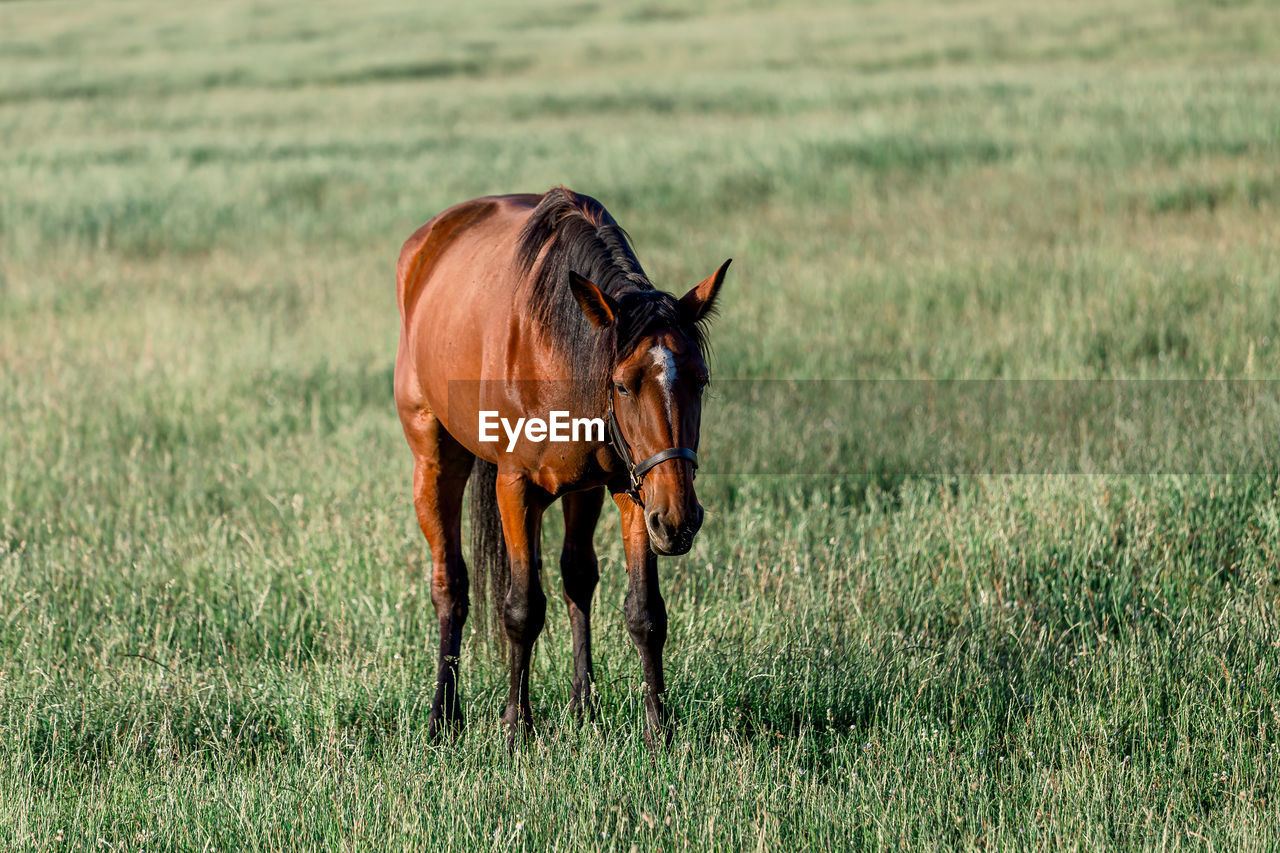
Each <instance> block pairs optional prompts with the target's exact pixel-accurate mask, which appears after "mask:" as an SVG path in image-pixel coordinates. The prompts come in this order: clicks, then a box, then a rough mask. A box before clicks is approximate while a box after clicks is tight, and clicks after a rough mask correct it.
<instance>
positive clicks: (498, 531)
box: [395, 187, 729, 744]
mask: <svg viewBox="0 0 1280 853" xmlns="http://www.w3.org/2000/svg"><path fill="white" fill-rule="evenodd" d="M728 266H729V262H728V261H725V263H724V264H723V265H722V266H721V267H720V269H719V270H717V271H716V272H715V274H713V275H712V276H710V277H709V278H707V279H706V280H704V281H702V282H701V283H700V284H698V285H697V286H695V287H694V288H693V289H692V290H690V291H689V292H688V293H686V294H685V295H684V296H683V297H681V298H679V299H677V298H676V297H674V296H672V295H671V294H669V293H665V292H663V291H660V290H656V289H654V287H653V286H652V285H651V284H650V283H649V279H648V278H647V277H646V276H645V274H644V271H643V270H642V269H641V268H640V263H639V262H638V261H637V260H636V257H635V254H634V253H633V252H632V250H631V247H630V246H629V245H628V243H627V239H626V236H625V234H624V233H623V231H622V229H621V228H620V227H619V226H618V224H617V223H616V222H615V221H614V220H613V217H612V216H610V215H609V213H608V211H606V210H605V209H604V206H603V205H601V204H600V203H599V202H598V201H596V200H595V199H592V198H589V197H587V196H583V195H577V194H575V193H573V192H571V191H569V190H567V189H565V188H563V187H558V188H556V189H553V190H551V191H550V192H548V193H546V194H545V195H507V196H492V197H488V198H480V199H475V200H473V201H468V202H464V203H462V204H459V205H457V206H455V207H451V208H449V209H448V210H446V211H444V212H443V213H441V214H439V215H438V216H436V217H435V218H434V219H432V220H431V221H430V222H428V223H427V224H426V225H424V226H422V227H421V228H419V229H418V230H417V232H415V233H414V235H413V236H412V237H410V238H409V240H408V241H407V242H406V243H405V244H404V248H403V249H402V250H401V252H400V263H399V267H398V270H397V283H398V295H399V304H400V316H401V328H400V349H399V353H398V355H397V357H396V372H395V397H396V403H397V405H398V407H399V412H400V420H401V423H402V424H403V426H404V433H405V437H406V438H407V439H408V441H409V447H410V448H411V449H412V451H413V457H414V475H413V499H414V507H415V508H416V510H417V514H418V522H419V523H420V524H421V526H422V532H423V534H424V535H425V536H426V538H427V543H428V544H429V545H430V547H431V557H432V563H433V565H432V575H431V601H432V603H433V604H434V605H435V610H436V616H437V618H438V619H439V622H440V659H439V668H438V671H437V675H436V693H435V700H434V702H433V703H432V706H431V716H430V727H431V732H432V733H433V734H434V733H436V732H438V731H439V730H440V728H441V727H442V725H459V726H460V725H461V722H462V706H461V702H460V699H459V692H458V660H459V654H460V652H461V644H462V626H463V623H464V622H465V621H466V618H467V613H468V610H469V603H470V598H469V592H468V579H467V567H466V564H465V562H464V561H463V558H462V542H461V539H462V521H461V516H462V495H463V489H464V487H465V486H466V483H467V480H468V477H469V476H470V475H471V474H472V472H473V469H474V472H475V478H474V481H473V483H472V509H473V524H472V526H473V528H474V531H473V532H474V534H475V538H476V541H477V543H478V545H479V547H478V552H479V553H477V554H476V555H475V557H476V559H477V560H482V561H484V562H485V563H486V566H485V568H484V569H481V570H480V572H479V573H478V576H477V580H478V582H480V583H487V584H488V585H489V586H490V588H491V592H492V596H493V602H494V612H495V614H501V622H502V626H503V627H504V628H505V633H506V638H507V646H508V650H509V655H510V666H511V672H510V686H509V690H508V694H507V707H506V711H505V713H504V714H503V715H502V721H503V723H504V724H505V725H506V726H507V727H508V731H509V737H510V738H511V739H513V740H514V738H515V737H516V735H517V733H518V732H520V731H522V730H528V729H530V728H531V726H532V710H531V707H530V703H529V663H530V658H531V655H532V651H533V644H534V641H535V640H536V639H537V637H538V634H539V632H540V631H541V630H542V625H543V621H544V618H545V614H546V601H547V599H546V595H545V594H544V593H543V591H542V582H541V578H540V575H541V568H542V555H541V553H540V540H541V531H542V514H543V512H544V511H545V510H546V509H547V507H548V506H550V505H551V504H552V503H553V502H554V501H555V500H556V499H557V498H559V499H561V501H562V506H563V508H564V527H565V538H564V550H563V551H562V552H561V555H560V572H561V577H562V579H563V581H564V593H565V598H566V599H567V601H568V605H569V621H570V625H571V627H572V632H573V663H574V678H573V694H572V696H573V699H572V703H573V708H574V710H575V713H576V714H577V715H579V716H581V714H582V711H583V708H584V707H589V706H590V701H591V689H592V688H591V683H592V669H591V597H592V594H593V593H594V592H595V588H596V583H597V581H598V578H599V574H598V571H597V563H596V555H595V549H594V546H593V543H592V539H593V534H594V531H595V527H596V523H597V521H598V520H599V517H600V510H601V507H602V506H603V503H604V492H605V489H606V488H607V489H608V490H609V492H610V493H611V494H612V496H613V500H614V503H615V504H617V507H618V510H619V512H620V513H621V516H622V535H623V541H624V543H625V547H626V555H627V572H628V574H629V580H628V584H627V596H626V605H625V612H626V623H627V629H628V631H629V632H630V634H631V637H632V639H633V640H634V641H635V644H636V646H637V648H638V649H639V652H640V662H641V670H642V673H643V676H644V682H645V685H646V688H647V689H646V693H645V722H646V724H645V739H646V740H647V741H649V742H650V743H651V744H652V743H653V742H654V737H655V735H660V734H662V733H664V732H665V731H666V730H667V727H666V721H665V715H664V712H663V706H662V699H661V695H662V693H663V691H664V681H663V675H662V647H663V644H664V643H665V641H666V636H667V613H666V605H665V604H664V602H663V600H662V593H661V592H660V591H659V588H658V571H657V559H656V555H659V554H661V555H672V554H683V553H685V552H687V551H688V550H689V548H690V547H691V546H692V544H693V537H694V534H696V533H697V532H698V528H699V527H700V526H701V524H702V507H701V505H700V504H699V503H698V500H697V497H696V495H695V494H694V487H693V478H694V471H695V469H696V468H697V454H696V453H695V451H696V449H697V447H698V433H699V428H700V422H701V417H702V404H701V395H702V389H703V387H704V386H705V385H706V384H707V381H708V374H707V365H706V362H705V360H704V358H703V351H704V349H705V343H704V337H703V326H704V324H705V321H706V320H707V319H708V318H709V317H710V315H711V313H712V310H713V308H714V305H715V300H716V295H717V293H718V292H719V290H720V285H721V283H722V282H723V281H724V275H725V271H726V270H727V269H728ZM556 410H560V411H563V412H568V413H570V414H571V415H572V417H574V418H599V419H600V420H601V422H607V424H608V432H607V434H605V431H604V430H603V429H597V430H595V431H592V430H590V429H584V430H583V431H582V432H581V433H579V434H578V435H577V436H576V438H577V439H578V440H570V441H559V442H554V441H548V440H538V439H539V438H540V437H543V438H545V430H544V431H542V432H541V433H539V431H537V430H535V429H532V428H530V429H526V430H524V432H523V433H517V434H516V438H515V439H514V440H511V441H509V440H508V435H507V434H506V433H503V432H502V431H501V430H499V431H497V432H498V435H499V440H497V441H494V440H492V438H493V431H492V430H488V429H486V427H485V425H484V424H483V423H482V417H484V415H482V413H489V414H488V417H490V419H491V420H490V423H492V422H493V421H495V420H497V419H499V418H502V419H507V421H508V423H517V422H518V419H520V418H535V417H536V418H539V419H546V418H548V416H549V415H550V413H551V412H553V411H556ZM504 429H505V427H504ZM562 437H563V436H562ZM486 575H488V576H489V577H486Z"/></svg>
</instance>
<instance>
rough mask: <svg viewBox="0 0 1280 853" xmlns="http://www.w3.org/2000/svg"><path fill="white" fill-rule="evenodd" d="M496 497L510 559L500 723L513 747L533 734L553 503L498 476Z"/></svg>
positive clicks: (520, 482)
mask: <svg viewBox="0 0 1280 853" xmlns="http://www.w3.org/2000/svg"><path fill="white" fill-rule="evenodd" d="M497 492H498V510H499V512H500V513H501V515H502V532H503V535H504V536H505V537H506V540H507V554H508V555H509V557H510V559H511V583H510V586H508V588H507V597H506V600H505V602H504V606H503V612H502V618H503V623H504V625H505V627H506V629H507V640H508V650H509V652H510V665H511V673H510V683H509V686H508V690H507V709H506V711H505V712H504V713H503V715H502V722H503V724H504V725H505V726H506V727H507V740H508V743H509V744H511V745H514V744H515V742H516V739H517V737H518V736H519V734H520V733H521V732H522V731H523V732H525V733H529V732H531V731H532V729H533V708H532V706H531V705H530V702H529V665H530V663H531V662H532V660H533V644H534V642H535V641H536V640H537V639H538V634H540V633H541V632H542V625H543V622H544V621H545V620H546V615H547V596H546V594H545V593H544V592H543V591H542V554H541V545H540V541H541V538H542V513H543V511H544V510H545V509H546V508H547V506H548V504H549V503H550V499H549V496H548V495H547V494H546V492H544V491H542V490H541V489H539V488H538V487H537V486H535V485H533V484H532V483H530V482H529V481H528V480H526V479H525V478H524V477H522V476H520V475H517V474H501V473H499V474H498V482H497Z"/></svg>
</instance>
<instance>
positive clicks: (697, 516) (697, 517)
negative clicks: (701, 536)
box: [693, 504, 702, 528]
mask: <svg viewBox="0 0 1280 853" xmlns="http://www.w3.org/2000/svg"><path fill="white" fill-rule="evenodd" d="M693 524H694V527H695V528H696V527H701V526H702V504H698V506H697V511H696V512H694V514H693Z"/></svg>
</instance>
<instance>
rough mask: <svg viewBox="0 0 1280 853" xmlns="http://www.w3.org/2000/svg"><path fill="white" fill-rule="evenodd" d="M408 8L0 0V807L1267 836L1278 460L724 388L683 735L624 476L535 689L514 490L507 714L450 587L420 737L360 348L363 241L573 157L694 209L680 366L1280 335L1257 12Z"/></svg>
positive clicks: (895, 842) (623, 827)
mask: <svg viewBox="0 0 1280 853" xmlns="http://www.w3.org/2000/svg"><path fill="white" fill-rule="evenodd" d="M431 5H432V6H436V7H437V8H423V4H414V3H407V2H405V3H400V4H397V3H395V2H390V0H387V1H386V2H384V1H383V0H378V2H372V3H362V4H339V3H332V2H329V3H316V4H305V5H304V4H263V3H257V2H247V0H229V2H225V3H208V4H202V5H198V6H191V5H189V4H166V3H159V2H152V0H147V2H140V0H121V2H113V3H110V4H106V3H99V4H89V3H83V2H62V0H56V2H31V1H30V0H19V2H6V3H0V848H4V849H33V850H52V849H64V848H66V849H85V850H140V849H147V850H151V849H202V850H203V849H257V850H295V849H304V850H309V849H350V850H379V849H400V848H420V849H447V848H454V849H475V848H494V849H502V850H507V849H532V850H538V849H546V848H555V849H592V848H598V849H607V850H649V849H658V848H662V849H665V848H686V847H708V848H709V847H711V846H713V845H714V846H717V847H731V848H754V849H760V850H769V849H779V848H781V849H793V848H794V849H804V848H807V849H823V848H830V847H837V848H839V847H856V848H862V849H885V848H898V847H901V846H914V847H920V848H927V847H932V846H938V845H941V846H945V847H954V848H970V849H976V848H984V849H991V848H995V849H1009V848H1035V849H1053V850H1066V849H1081V850H1083V849H1094V848H1097V847H1099V846H1115V847H1122V848H1156V849H1164V848H1193V849H1218V850H1227V849H1232V850H1247V849H1257V850H1263V849H1276V848H1277V847H1278V846H1280V782H1278V781H1277V774H1280V695H1278V694H1280V624H1278V622H1280V619H1278V618H1277V614H1278V613H1280V608H1278V607H1277V604H1278V599H1280V571H1278V570H1277V554H1278V553H1280V501H1278V500H1277V497H1276V487H1277V484H1278V483H1280V469H1278V468H1277V467H1275V466H1274V465H1272V464H1269V463H1268V462H1266V461H1259V463H1258V464H1257V465H1256V466H1255V467H1254V468H1253V469H1251V470H1247V471H1245V472H1243V473H1236V474H1235V475H1233V476H1229V477H1228V476H1225V475H1222V476H1212V475H1195V476H1192V475H1189V474H1185V475H1183V474H1164V475H1159V476H1155V475H1144V474H1142V473H1140V472H1139V473H1132V474H1130V475H1124V476H1122V475H1107V476H1102V475H1082V474H1079V473H1070V472H1068V471H1064V472H1061V473H1047V474H1038V475H1028V474H1010V473H1001V472H1000V471H990V472H987V473H985V474H981V475H973V476H944V477H934V476H914V475H913V474H912V471H913V470H914V468H913V460H912V458H911V457H910V453H909V452H908V453H907V454H906V455H905V456H903V455H902V454H899V455H898V457H897V458H895V460H893V462H892V464H889V463H888V462H886V463H885V465H884V466H881V467H880V468H876V470H874V471H872V473H870V474H868V475H866V476H864V475H862V474H858V475H854V474H850V475H849V476H841V477H833V476H819V475H818V473H817V472H815V471H813V470H801V471H799V472H797V473H796V475H794V476H777V475H775V474H773V473H770V472H771V471H775V470H787V469H788V468H789V467H790V460H792V459H793V455H792V454H793V452H794V450H795V448H793V447H789V446H788V443H787V441H785V438H783V439H779V438H777V437H776V436H777V433H776V432H775V433H773V434H772V435H773V436H774V437H771V438H770V439H769V440H768V441H764V440H761V439H759V438H758V437H757V438H756V439H755V440H753V438H752V436H753V430H752V429H751V428H750V425H749V424H743V423H741V422H738V421H731V420H729V419H728V418H726V417H725V416H724V413H723V412H720V413H719V414H717V409H716V405H715V400H714V399H713V400H712V402H711V404H710V405H711V408H710V411H709V412H708V414H707V416H706V420H705V422H704V429H705V431H706V433H707V436H706V442H707V444H706V447H705V453H704V456H706V457H708V458H709V459H711V460H714V461H713V462H712V464H713V465H714V469H715V471H718V472H719V473H711V474H708V475H707V476H705V477H703V478H701V479H700V480H699V495H700V498H701V500H702V502H703V503H704V504H705V505H706V506H707V509H708V521H707V524H706V526H705V528H704V530H703V532H702V533H701V535H700V536H699V539H698V542H697V544H696V545H695V548H694V550H693V552H692V553H691V554H690V555H689V556H687V557H684V558H679V559H670V560H664V561H662V573H663V579H664V586H665V591H666V594H667V602H668V607H669V610H670V613H671V619H672V624H671V636H670V640H669V642H668V645H667V649H668V663H667V667H668V682H669V702H670V705H671V707H672V708H673V710H674V712H675V713H676V715H677V716H678V718H679V721H680V722H679V725H678V727H677V730H676V734H675V737H674V741H673V744H672V746H671V747H670V749H668V750H667V751H665V752H662V753H660V754H657V755H650V754H649V753H648V752H647V751H646V750H645V748H644V745H643V742H642V739H641V732H640V727H641V716H642V714H641V711H640V706H639V703H640V677H639V665H638V659H637V656H636V654H635V651H634V650H633V648H632V647H631V644H630V640H629V638H628V637H627V633H626V629H625V627H624V626H623V620H622V614H621V601H622V595H623V591H624V587H625V573H624V571H623V563H622V552H621V545H620V542H619V539H618V536H617V530H616V528H617V523H616V520H615V517H614V514H613V512H612V510H610V511H609V514H608V515H607V516H606V521H605V523H603V524H602V525H601V529H600V532H599V534H598V537H597V544H598V547H599V549H600V552H601V562H602V567H601V568H602V575H603V577H602V583H601V586H600V590H599V592H598V594H597V603H596V619H595V625H596V660H597V675H598V678H599V684H598V693H599V696H600V698H601V715H600V719H599V721H598V722H597V723H595V724H589V725H587V726H584V727H583V728H581V729H579V728H577V727H575V726H574V725H572V723H571V722H570V720H569V718H568V715H567V714H566V711H565V708H566V704H567V701H568V694H569V676H570V672H571V662H570V658H569V654H568V645H569V630H568V620H567V618H566V616H565V613H564V609H563V607H562V606H560V605H559V602H560V599H559V596H558V594H556V590H558V578H557V577H556V573H555V571H554V556H553V555H554V554H555V553H556V552H557V550H558V549H557V547H556V543H558V541H559V534H558V532H557V531H558V526H559V515H558V513H557V512H552V513H551V514H549V522H548V530H547V532H546V540H545V541H546V543H547V553H548V555H549V556H552V558H551V559H549V560H548V570H547V571H546V572H545V583H546V587H547V589H548V592H549V594H550V597H551V599H552V607H551V608H550V610H549V613H548V625H547V630H546V632H545V633H544V634H543V637H542V640H541V641H540V643H539V646H538V652H537V655H536V660H535V671H534V692H533V703H534V709H535V713H536V714H537V716H538V718H539V720H540V721H541V729H540V733H539V734H538V736H537V737H536V738H535V739H533V740H532V741H531V742H529V743H527V744H526V745H525V746H524V747H523V748H522V749H520V750H519V751H518V752H516V753H515V754H508V752H507V750H506V748H505V746H504V744H503V740H502V737H501V733H500V731H499V729H498V724H497V718H498V714H499V712H500V710H501V709H500V705H501V703H502V701H503V695H504V693H505V685H504V677H503V675H502V673H501V671H500V669H499V667H498V666H497V665H495V663H494V662H493V661H492V659H491V658H490V656H489V654H488V652H487V651H486V646H485V645H484V642H483V640H484V637H483V632H482V631H480V630H479V628H478V627H477V629H476V631H475V632H474V635H473V640H472V642H471V645H470V646H469V647H468V652H467V654H466V656H465V658H464V690H465V693H466V710H467V715H468V720H469V724H470V725H469V728H468V730H467V732H466V734H465V735H464V737H463V738H462V739H461V740H460V741H459V742H458V743H456V744H448V743H446V744H434V743H431V742H429V741H428V739H427V737H426V718H427V711H428V710H429V703H430V700H431V695H432V688H433V685H432V679H433V677H434V667H435V648H436V643H437V637H436V636H435V618H434V615H433V613H432V611H431V605H430V601H429V596H428V591H427V590H426V589H425V588H424V584H423V578H424V573H426V572H428V571H429V567H430V557H429V555H428V554H427V550H426V547H425V543H424V542H423V540H422V537H421V534H420V533H419V531H418V529H417V526H416V522H415V520H414V518H413V512H412V507H411V503H410V496H409V477H410V473H411V462H410V457H409V454H408V451H407V448H406V447H405V445H404V440H403V438H402V436H401V433H400V427H399V424H398V422H397V419H396V416H395V413H394V408H393V405H392V401H391V370H392V362H393V359H394V353H395V345H396V334H397V323H398V318H397V314H396V308H395V301H394V289H395V285H394V264H395V259H396V255H397V252H398V250H399V247H400V244H401V242H402V241H403V240H404V238H405V237H407V236H408V235H409V234H410V233H411V232H412V231H413V230H414V229H415V228H416V227H417V226H418V225H419V224H420V223H421V222H423V221H425V220H426V219H427V218H428V217H429V216H431V215H432V214H434V213H435V212H436V211H438V210H439V209H441V208H443V207H445V206H447V205H449V204H452V203H454V202H456V201H459V200H462V199H465V198H470V197H473V196H476V195H482V194H485V193H491V192H505V191H540V190H543V189H546V188H548V187H550V186H552V185H554V184H558V183H565V184H568V185H570V186H572V187H574V188H576V189H579V190H581V191H584V192H588V193H590V194H592V195H594V196H596V197H597V198H599V199H601V200H602V201H603V202H604V203H605V204H606V205H608V206H609V207H610V209H611V210H612V211H613V213H614V214H615V215H616V216H617V217H618V219H619V220H620V221H621V222H622V223H623V225H625V226H626V227H627V229H628V230H629V231H630V233H631V234H632V236H633V238H634V242H635V244H636V249H637V252H638V254H639V256H640V258H641V259H642V261H644V263H645V265H646V268H647V270H648V272H649V274H650V276H651V277H652V278H653V279H654V281H655V282H656V283H658V284H659V286H662V287H664V288H666V289H670V290H674V291H678V292H683V290H684V289H685V288H687V287H688V286H690V285H691V284H692V283H693V282H695V281H696V280H698V279H700V278H701V277H703V276H705V275H707V274H708V273H710V272H711V271H712V270H713V269H714V268H715V266H716V265H718V264H719V262H720V261H721V260H723V259H724V258H726V257H733V258H734V259H735V265H734V268H733V270H732V272H731V273H730V279H729V283H728V284H727V285H726V292H725V295H724V298H723V301H722V304H723V312H722V314H721V316H720V318H719V319H718V320H717V325H716V326H715V329H714V332H713V335H712V337H713V340H714V342H715V346H716V350H715V356H714V359H713V361H712V365H713V370H714V371H715V374H716V376H717V381H718V382H719V381H721V380H727V379H732V378H736V379H750V380H757V379H796V380H808V379H913V380H914V379H1028V378H1034V379H1084V380H1095V379H1118V378H1119V379H1161V378H1166V379H1167V378H1179V379H1210V380H1213V379H1261V380H1267V379H1275V378H1277V377H1280V217H1278V216H1277V211H1278V209H1280V64H1277V62H1276V57H1277V56H1280V12H1278V11H1277V10H1276V9H1275V8H1274V7H1273V6H1272V5H1271V4H1269V3H1267V2H1257V3H1253V2H1226V0H1222V2H1194V0H1170V2H1156V0H1131V2H1124V3H1119V4H1117V3H1113V2H1101V0H1080V2H1071V3H1059V4H1039V3H1032V2H1015V0H987V1H986V2H981V0H979V1H978V2H941V0H939V2H926V0H921V1H920V2H904V3H887V2H886V3H882V4H878V3H843V2H841V3H836V2H831V3H820V2H814V3H811V4H805V5H804V6H803V7H802V6H801V4H790V3H789V4H777V6H776V7H774V6H770V5H769V4H766V3H762V2H753V0H705V2H691V3H670V4H666V5H663V4H659V3H650V4H648V5H638V6H627V7H622V6H619V5H617V4H605V3H596V2H585V3H583V2H570V3H556V2H541V0H540V1H539V2H536V3H528V2H519V3H517V2H509V0H508V2H487V0H486V2H482V3H476V4H466V3H453V4H431ZM357 6H358V7H359V10H358V11H357ZM762 417H763V418H764V419H766V420H771V421H772V422H773V424H774V425H775V426H776V424H777V423H781V422H783V419H786V418H790V419H793V420H798V421H799V422H800V424H801V426H803V420H804V413H803V412H798V411H794V410H791V409H787V410H779V411H765V412H763V414H762ZM853 422H854V421H853V420H851V423H853ZM857 422H858V423H860V424H862V426H861V427H859V429H864V428H865V429H869V430H870V431H873V432H874V431H875V428H876V425H875V423H874V420H872V421H871V422H870V423H868V422H867V420H866V419H863V420H862V421H857ZM800 428H801V427H797V429H800ZM1171 429H1172V427H1171ZM884 438H885V436H883V435H880V436H879V437H878V438H876V439H874V441H876V442H883V440H884ZM890 438H892V436H890ZM848 439H849V441H850V442H852V443H854V444H857V443H858V441H859V437H858V435H856V434H851V435H849V436H848ZM868 440H869V441H870V440H871V439H868ZM912 446H914V445H912ZM909 450H910V448H908V451H909ZM921 452H925V451H921ZM747 457H749V458H750V460H751V461H750V464H749V465H746V464H738V463H739V460H740V459H742V458H747ZM873 462H874V460H873ZM873 467H874V466H873ZM881 468H882V469H883V470H881ZM735 471H737V473H735ZM472 625H474V626H478V622H477V621H476V620H473V622H472Z"/></svg>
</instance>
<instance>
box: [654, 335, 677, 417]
mask: <svg viewBox="0 0 1280 853" xmlns="http://www.w3.org/2000/svg"><path fill="white" fill-rule="evenodd" d="M649 356H650V357H651V358H652V359H653V363H654V364H655V365H656V366H657V368H658V385H659V386H661V388H662V393H663V394H664V395H666V398H667V423H669V424H670V425H671V429H672V430H673V431H674V430H675V426H676V424H675V419H676V402H675V386H676V357H675V353H673V352H671V350H669V349H667V348H666V347H664V346H655V347H651V348H650V350H649Z"/></svg>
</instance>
